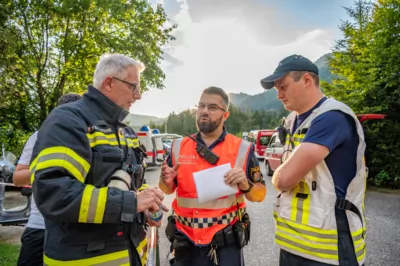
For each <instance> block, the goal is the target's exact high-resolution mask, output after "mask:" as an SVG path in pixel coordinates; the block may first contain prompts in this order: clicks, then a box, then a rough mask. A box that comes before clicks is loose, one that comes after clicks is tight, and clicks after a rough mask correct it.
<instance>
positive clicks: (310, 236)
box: [276, 222, 338, 244]
mask: <svg viewBox="0 0 400 266" xmlns="http://www.w3.org/2000/svg"><path fill="white" fill-rule="evenodd" d="M276 229H277V230H280V231H282V232H285V233H289V234H291V235H295V236H297V237H302V238H304V239H306V240H308V241H310V242H319V243H331V244H335V243H336V244H337V242H338V236H337V235H336V234H335V235H322V234H318V233H314V232H308V231H305V230H301V229H296V228H293V227H290V226H288V225H287V224H285V223H282V222H277V223H276Z"/></svg>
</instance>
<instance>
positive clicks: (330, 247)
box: [276, 231, 338, 254]
mask: <svg viewBox="0 0 400 266" xmlns="http://www.w3.org/2000/svg"><path fill="white" fill-rule="evenodd" d="M276 236H279V238H278V239H280V238H284V239H288V240H291V241H293V242H296V243H298V244H301V245H303V246H304V247H309V248H314V249H321V250H325V251H326V252H327V253H330V254H335V253H337V251H338V245H337V243H315V242H309V241H305V239H304V238H303V237H295V236H289V235H287V234H285V233H282V232H280V231H277V232H276ZM330 251H334V252H330Z"/></svg>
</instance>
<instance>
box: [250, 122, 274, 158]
mask: <svg viewBox="0 0 400 266" xmlns="http://www.w3.org/2000/svg"><path fill="white" fill-rule="evenodd" d="M275 132H276V130H272V129H261V130H254V131H251V132H250V135H251V138H252V141H253V142H254V145H255V151H254V153H255V154H256V157H257V159H263V158H264V152H265V149H266V148H267V145H268V143H269V141H270V139H271V137H272V135H273V134H274V133H275Z"/></svg>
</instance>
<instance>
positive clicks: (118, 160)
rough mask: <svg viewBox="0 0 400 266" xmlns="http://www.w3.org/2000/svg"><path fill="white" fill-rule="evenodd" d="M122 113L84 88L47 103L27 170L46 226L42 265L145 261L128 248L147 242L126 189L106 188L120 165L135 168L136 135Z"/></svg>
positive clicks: (139, 180)
mask: <svg viewBox="0 0 400 266" xmlns="http://www.w3.org/2000/svg"><path fill="white" fill-rule="evenodd" d="M127 114H128V112H127V111H125V110H123V109H122V108H120V107H118V106H117V105H115V104H114V103H113V102H112V101H111V100H109V99H108V98H107V97H106V96H104V95H103V94H102V93H101V92H100V91H99V90H97V89H95V88H93V87H91V86H89V90H88V92H87V93H85V94H84V95H83V97H82V99H81V100H79V101H76V102H73V103H69V104H65V105H62V106H59V107H57V108H55V109H54V110H53V111H52V112H51V113H50V114H49V116H48V117H47V119H46V120H45V121H44V123H43V125H42V126H41V128H40V131H39V134H38V139H37V142H36V145H35V147H34V150H33V155H32V161H31V164H30V170H31V173H32V176H31V181H32V184H33V190H34V193H33V194H34V196H35V201H36V203H37V206H38V208H39V210H40V212H41V213H42V214H43V216H44V218H45V224H46V236H45V242H44V264H45V265H122V264H124V265H129V264H130V265H140V260H141V259H142V260H143V261H145V258H144V257H142V258H139V255H138V252H137V250H136V248H137V249H138V250H139V253H142V254H141V255H145V254H146V253H145V250H146V248H147V246H146V233H145V230H144V216H143V214H140V213H139V214H138V213H137V202H136V195H135V193H134V191H122V190H120V189H117V188H114V187H107V184H108V183H109V182H110V178H111V176H112V174H113V173H114V172H115V171H116V170H118V169H121V167H122V166H123V164H124V163H126V164H130V165H132V169H133V168H134V169H135V170H134V172H135V173H136V172H140V165H141V162H142V160H143V157H142V153H141V151H140V149H138V146H139V145H138V139H137V136H136V134H135V132H134V131H133V130H132V129H131V128H130V127H128V126H126V125H125V124H123V123H122V122H120V120H122V119H124V118H125V117H126V115H127ZM128 154H130V155H129V156H128ZM137 170H138V171H137ZM132 180H133V182H132V183H135V184H133V185H134V187H136V189H137V188H139V187H140V185H141V183H142V180H143V176H142V175H141V174H140V173H138V174H132ZM143 249H144V250H143ZM143 264H144V263H143Z"/></svg>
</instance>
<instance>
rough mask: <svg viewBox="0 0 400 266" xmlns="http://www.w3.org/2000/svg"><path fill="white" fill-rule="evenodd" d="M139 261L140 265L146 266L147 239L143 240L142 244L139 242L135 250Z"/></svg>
mask: <svg viewBox="0 0 400 266" xmlns="http://www.w3.org/2000/svg"><path fill="white" fill-rule="evenodd" d="M136 250H137V252H138V254H139V257H140V260H141V262H142V265H146V261H147V254H148V251H147V238H145V239H143V240H142V242H140V244H139V246H138V247H137V248H136Z"/></svg>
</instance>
